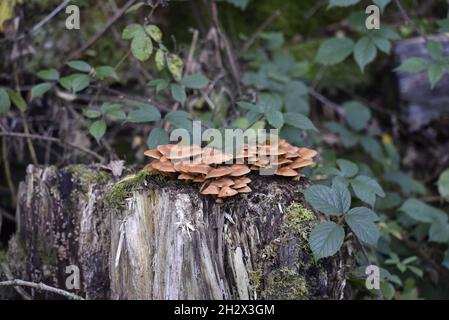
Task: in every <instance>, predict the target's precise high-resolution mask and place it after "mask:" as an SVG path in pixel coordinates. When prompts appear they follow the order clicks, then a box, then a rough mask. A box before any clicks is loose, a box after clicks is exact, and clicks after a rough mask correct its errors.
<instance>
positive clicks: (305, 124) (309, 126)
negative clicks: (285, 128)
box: [284, 112, 318, 131]
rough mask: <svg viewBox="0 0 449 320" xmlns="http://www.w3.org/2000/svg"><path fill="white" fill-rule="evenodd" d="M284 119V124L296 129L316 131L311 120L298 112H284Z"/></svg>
mask: <svg viewBox="0 0 449 320" xmlns="http://www.w3.org/2000/svg"><path fill="white" fill-rule="evenodd" d="M284 121H285V123H286V124H288V125H290V126H292V127H295V128H298V129H302V130H313V131H318V129H317V128H316V127H315V125H314V124H313V122H312V121H310V119H309V118H307V117H306V116H305V115H303V114H300V113H294V112H286V113H284Z"/></svg>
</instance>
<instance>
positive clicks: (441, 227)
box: [429, 221, 449, 243]
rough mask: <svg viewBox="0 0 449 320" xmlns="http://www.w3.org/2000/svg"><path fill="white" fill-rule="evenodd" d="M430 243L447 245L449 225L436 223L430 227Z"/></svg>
mask: <svg viewBox="0 0 449 320" xmlns="http://www.w3.org/2000/svg"><path fill="white" fill-rule="evenodd" d="M429 241H433V242H440V243H446V242H448V241H449V224H448V223H443V222H441V221H435V222H433V223H432V224H431V225H430V229H429Z"/></svg>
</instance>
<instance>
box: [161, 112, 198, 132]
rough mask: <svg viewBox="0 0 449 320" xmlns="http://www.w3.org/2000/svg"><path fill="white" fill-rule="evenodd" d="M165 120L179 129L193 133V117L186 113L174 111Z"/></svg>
mask: <svg viewBox="0 0 449 320" xmlns="http://www.w3.org/2000/svg"><path fill="white" fill-rule="evenodd" d="M165 120H167V121H168V122H170V123H171V124H172V125H174V126H175V127H177V128H182V129H186V130H189V131H192V120H191V115H190V114H189V113H187V112H185V111H172V112H169V113H167V114H166V115H165Z"/></svg>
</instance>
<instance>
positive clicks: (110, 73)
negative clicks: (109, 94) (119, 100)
mask: <svg viewBox="0 0 449 320" xmlns="http://www.w3.org/2000/svg"><path fill="white" fill-rule="evenodd" d="M95 74H96V76H97V78H98V79H100V80H103V79H105V78H111V79H114V80H117V81H118V75H117V73H116V72H115V69H114V68H113V67H110V66H101V67H98V68H96V69H95Z"/></svg>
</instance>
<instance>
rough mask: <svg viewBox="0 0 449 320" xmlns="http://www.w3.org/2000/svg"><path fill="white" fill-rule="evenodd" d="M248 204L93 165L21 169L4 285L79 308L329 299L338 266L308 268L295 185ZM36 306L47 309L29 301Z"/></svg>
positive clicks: (264, 182) (259, 190) (340, 277)
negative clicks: (63, 293)
mask: <svg viewBox="0 0 449 320" xmlns="http://www.w3.org/2000/svg"><path fill="white" fill-rule="evenodd" d="M253 179H254V180H253V182H252V183H251V188H252V189H253V190H254V191H253V192H252V193H250V194H246V195H239V196H236V197H234V198H230V199H228V200H226V201H225V203H224V204H216V203H215V200H214V199H213V198H210V197H204V196H201V195H199V193H198V186H196V185H190V184H187V183H182V182H179V181H172V180H169V179H166V178H163V177H160V176H146V175H145V174H142V173H140V174H136V175H132V176H130V177H127V178H125V179H122V180H121V181H120V182H117V181H116V180H115V179H114V178H113V177H112V175H110V174H109V173H108V172H106V171H102V170H100V169H98V167H95V166H89V167H86V166H83V165H75V166H69V167H66V168H63V169H56V168H55V167H47V168H39V167H34V166H32V165H30V166H29V167H28V169H27V177H26V180H25V181H24V182H22V183H21V185H20V190H19V193H18V209H17V218H18V222H19V223H18V224H19V226H18V232H17V235H16V236H15V237H14V238H13V239H12V240H11V244H10V250H9V252H8V255H7V259H8V260H7V261H8V264H9V265H10V267H11V269H12V270H13V273H14V274H15V277H17V278H21V279H23V280H30V281H42V282H44V283H46V284H48V285H52V286H55V287H58V288H61V289H65V288H66V280H67V277H68V276H69V275H70V274H67V273H66V267H67V266H69V265H75V266H77V267H78V268H79V270H80V276H81V281H80V284H81V287H80V289H79V290H72V291H71V290H68V291H71V292H73V293H77V294H79V295H82V296H84V297H86V298H87V299H104V298H106V299H109V298H111V299H341V298H343V295H344V289H345V283H346V282H345V278H346V273H347V270H346V268H347V260H348V259H347V258H345V259H343V258H342V254H340V255H338V256H335V257H332V258H328V259H324V260H321V261H320V262H319V263H317V262H315V261H314V259H313V257H312V254H311V252H310V250H309V247H308V244H307V237H308V234H309V232H310V230H311V228H312V227H313V225H314V224H315V223H316V222H317V218H316V216H315V214H314V213H313V212H312V211H310V210H308V209H306V208H305V207H304V206H303V198H302V195H301V193H300V192H299V191H300V189H301V188H302V187H304V182H301V183H299V182H294V181H290V180H288V179H284V178H267V177H253ZM31 293H32V295H33V296H34V297H36V298H55V296H54V295H52V294H49V293H45V292H31Z"/></svg>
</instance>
